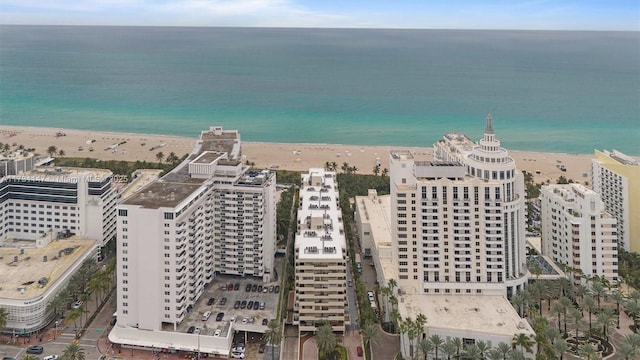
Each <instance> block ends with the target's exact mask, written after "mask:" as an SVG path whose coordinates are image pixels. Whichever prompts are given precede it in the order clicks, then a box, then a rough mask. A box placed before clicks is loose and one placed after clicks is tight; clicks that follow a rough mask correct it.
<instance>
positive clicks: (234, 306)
mask: <svg viewBox="0 0 640 360" xmlns="http://www.w3.org/2000/svg"><path fill="white" fill-rule="evenodd" d="M233 308H234V309H240V300H238V301H236V302H235V304H233Z"/></svg>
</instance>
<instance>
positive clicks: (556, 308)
mask: <svg viewBox="0 0 640 360" xmlns="http://www.w3.org/2000/svg"><path fill="white" fill-rule="evenodd" d="M551 311H552V312H553V313H554V314H556V315H558V331H562V327H561V323H560V320H562V314H563V313H564V306H563V305H562V303H561V302H559V301H556V302H554V303H553V305H552V306H551Z"/></svg>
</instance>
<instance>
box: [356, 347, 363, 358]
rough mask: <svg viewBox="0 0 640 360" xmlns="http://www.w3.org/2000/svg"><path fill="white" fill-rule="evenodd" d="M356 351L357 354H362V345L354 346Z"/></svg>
mask: <svg viewBox="0 0 640 360" xmlns="http://www.w3.org/2000/svg"><path fill="white" fill-rule="evenodd" d="M356 353H357V354H358V356H362V353H363V351H362V346H358V347H357V348H356Z"/></svg>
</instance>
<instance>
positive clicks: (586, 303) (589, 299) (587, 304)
mask: <svg viewBox="0 0 640 360" xmlns="http://www.w3.org/2000/svg"><path fill="white" fill-rule="evenodd" d="M595 308H596V300H595V299H594V298H593V296H591V295H585V297H584V299H582V310H583V311H584V310H586V311H587V312H589V334H591V315H592V314H593V310H595Z"/></svg>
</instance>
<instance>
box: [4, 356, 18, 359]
mask: <svg viewBox="0 0 640 360" xmlns="http://www.w3.org/2000/svg"><path fill="white" fill-rule="evenodd" d="M2 360H16V358H14V357H11V356H4V357H3V358H2Z"/></svg>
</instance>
